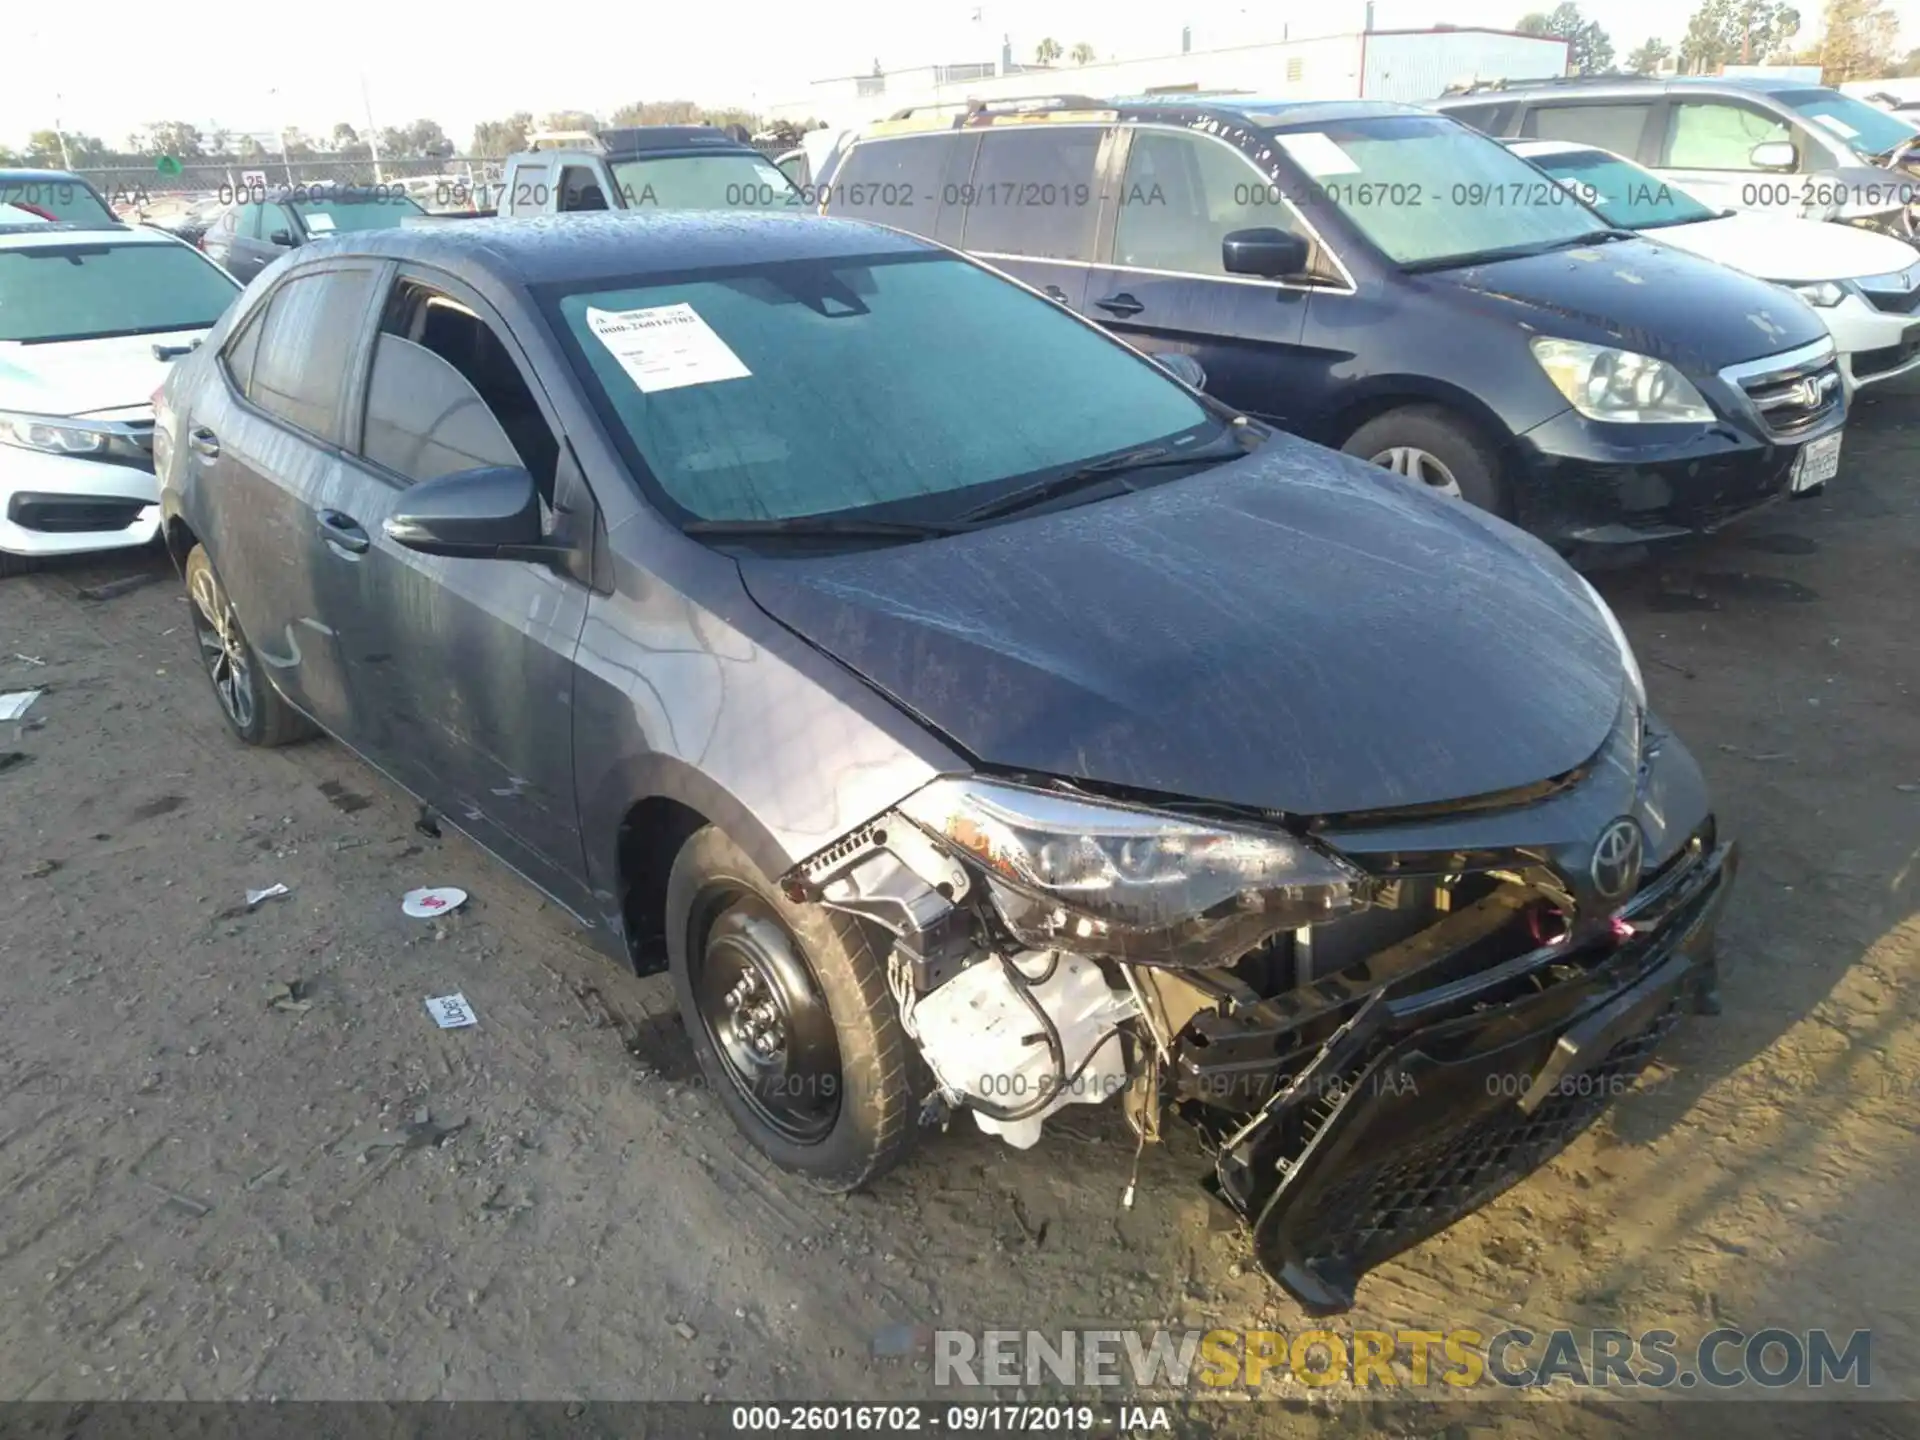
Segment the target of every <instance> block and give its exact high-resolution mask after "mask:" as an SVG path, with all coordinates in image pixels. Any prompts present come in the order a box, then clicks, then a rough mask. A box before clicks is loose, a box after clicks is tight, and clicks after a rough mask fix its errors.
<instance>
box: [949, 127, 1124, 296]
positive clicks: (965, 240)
mask: <svg viewBox="0 0 1920 1440" xmlns="http://www.w3.org/2000/svg"><path fill="white" fill-rule="evenodd" d="M1117 137H1118V132H1117V131H1115V130H1113V129H1110V128H1109V127H1107V126H1104V125H1098V124H1065V123H1034V124H1014V125H995V126H991V127H988V128H986V129H984V130H982V131H981V132H980V153H979V156H978V158H977V159H976V160H975V161H974V164H973V173H972V176H971V178H970V179H968V180H966V181H964V182H962V183H959V184H955V185H948V186H943V190H944V191H946V192H947V193H946V196H945V198H946V199H947V201H948V203H949V204H950V205H952V204H957V205H958V207H959V209H960V210H961V212H962V215H963V217H964V218H963V219H962V221H961V224H960V227H959V238H958V241H957V243H958V244H959V245H960V248H961V249H963V250H965V251H966V252H967V253H968V254H970V255H977V256H978V257H979V258H980V259H982V260H985V261H986V262H987V263H988V264H990V265H994V266H997V267H998V268H1000V269H1002V270H1005V271H1006V272H1007V273H1008V274H1009V275H1012V276H1014V277H1016V278H1018V279H1020V280H1024V281H1025V282H1026V283H1027V284H1029V285H1031V286H1033V288H1034V289H1036V290H1038V291H1040V292H1041V293H1042V294H1044V295H1046V296H1047V297H1048V298H1049V299H1052V300H1057V301H1059V302H1060V303H1061V304H1062V305H1067V306H1070V307H1072V308H1074V309H1079V308H1080V307H1081V304H1082V302H1083V301H1084V300H1085V298H1086V293H1087V267H1088V266H1089V264H1091V262H1092V260H1093V256H1094V241H1095V237H1096V235H1097V233H1098V229H1099V224H1100V209H1101V194H1100V184H1099V179H1100V176H1101V174H1102V173H1103V171H1104V167H1105V164H1106V161H1107V155H1108V152H1109V150H1110V149H1111V148H1112V146H1113V145H1114V144H1116V143H1118V142H1117Z"/></svg>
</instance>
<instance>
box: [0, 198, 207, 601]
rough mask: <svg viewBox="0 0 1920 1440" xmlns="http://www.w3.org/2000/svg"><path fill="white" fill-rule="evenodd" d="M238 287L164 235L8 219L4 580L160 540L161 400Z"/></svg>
mask: <svg viewBox="0 0 1920 1440" xmlns="http://www.w3.org/2000/svg"><path fill="white" fill-rule="evenodd" d="M239 293H240V286H239V285H238V283H236V282H235V281H234V279H233V278H232V277H231V276H230V275H228V274H227V273H226V272H225V271H224V270H222V269H221V268H220V267H219V266H217V265H215V264H214V263H213V262H212V261H211V260H209V259H207V257H206V256H204V255H202V254H201V253H200V252H199V251H198V250H196V249H194V248H193V246H191V245H188V244H186V243H184V242H182V241H180V240H176V239H174V238H173V237H172V236H171V235H166V234H163V233H162V232H160V231H158V230H149V229H111V230H109V229H82V228H80V227H78V226H74V225H60V224H49V223H47V222H45V221H29V222H24V223H22V222H17V221H15V220H13V219H11V218H9V217H8V216H7V215H6V214H5V213H4V211H0V575H8V574H12V573H15V572H17V571H21V570H27V569H30V568H32V567H33V565H34V564H36V563H37V562H38V561H40V560H42V559H44V558H46V557H48V556H52V555H70V554H75V553H78V552H82V551H88V550H115V549H123V548H127V547H132V546H139V545H146V544H150V543H151V542H152V541H153V539H154V538H155V536H156V535H157V534H158V533H159V527H160V492H159V489H158V487H157V486H156V484H155V481H154V474H153V393H154V391H155V390H157V389H158V388H159V387H160V384H161V382H162V381H164V380H165V379H166V377H167V368H168V366H169V365H171V364H172V362H173V360H174V359H175V358H176V357H177V356H180V355H184V354H186V353H187V352H188V351H189V350H191V349H192V348H193V346H194V345H195V344H196V343H198V341H199V339H200V337H201V336H202V335H204V334H205V333H206V332H207V330H208V329H209V328H211V327H212V325H213V323H214V322H215V321H216V320H218V319H219V318H220V316H221V313H222V312H223V311H225V310H226V308H227V306H228V304H230V303H231V302H232V300H233V297H234V296H235V295H237V294H239Z"/></svg>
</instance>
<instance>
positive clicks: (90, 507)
mask: <svg viewBox="0 0 1920 1440" xmlns="http://www.w3.org/2000/svg"><path fill="white" fill-rule="evenodd" d="M152 503H153V502H152V501H150V500H129V499H122V498H119V497H117V496H98V497H95V496H85V495H36V494H30V493H28V492H26V491H21V492H20V493H18V494H16V495H14V496H13V498H12V499H11V500H9V501H8V502H7V518H8V519H9V520H11V521H13V523H14V524H16V525H18V526H19V527H20V528H21V529H22V530H37V531H39V532H40V533H41V534H43V535H82V534H86V533H88V532H90V531H95V530H124V529H126V528H127V527H128V526H129V525H131V524H133V522H134V521H136V520H138V519H139V518H140V512H141V511H142V510H144V509H146V508H147V506H148V505H150V504H152Z"/></svg>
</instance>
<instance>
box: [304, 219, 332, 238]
mask: <svg viewBox="0 0 1920 1440" xmlns="http://www.w3.org/2000/svg"><path fill="white" fill-rule="evenodd" d="M307 229H309V230H311V231H312V232H313V233H314V234H316V235H331V234H332V233H333V217H332V216H331V215H309V216H307Z"/></svg>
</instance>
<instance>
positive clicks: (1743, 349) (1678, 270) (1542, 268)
mask: <svg viewBox="0 0 1920 1440" xmlns="http://www.w3.org/2000/svg"><path fill="white" fill-rule="evenodd" d="M1421 278H1424V279H1427V280H1432V281H1437V282H1439V283H1440V284H1441V285H1444V286H1450V287H1452V288H1453V289H1455V290H1456V291H1458V292H1459V293H1461V294H1462V295H1464V296H1467V297H1470V298H1471V299H1472V300H1473V301H1475V302H1476V303H1478V304H1480V305H1482V306H1483V307H1485V308H1487V309H1489V310H1491V311H1493V312H1495V313H1497V314H1498V315H1499V316H1500V317H1501V318H1502V319H1505V320H1508V321H1511V322H1513V323H1515V324H1518V325H1519V326H1521V327H1522V328H1523V329H1526V330H1529V331H1532V332H1535V333H1537V334H1541V335H1551V336H1556V337H1558V338H1561V339H1566V340H1585V341H1588V342H1591V343H1596V344H1608V345H1619V346H1621V347H1623V348H1625V349H1628V350H1637V351H1639V352H1640V353H1641V354H1643V355H1654V356H1658V357H1659V358H1660V359H1662V360H1670V361H1672V362H1673V363H1674V364H1676V365H1678V366H1680V368H1681V369H1683V370H1690V371H1693V372H1694V373H1696V374H1700V373H1707V374H1710V373H1714V372H1717V371H1719V370H1722V369H1724V368H1725V367H1726V366H1728V365H1736V364H1738V363H1739V362H1741V361H1742V360H1757V359H1759V358H1760V357H1761V356H1763V355H1775V354H1778V353H1779V352H1780V351H1782V350H1792V349H1795V348H1797V347H1799V346H1802V345H1811V344H1812V343H1813V342H1815V341H1816V340H1821V339H1824V338H1825V337H1826V334H1827V327H1826V326H1825V325H1824V324H1823V323H1821V320H1820V317H1819V316H1817V315H1816V314H1814V313H1813V310H1812V309H1811V308H1810V307H1809V306H1808V305H1807V303H1806V302H1805V301H1804V300H1802V299H1801V298H1800V297H1799V296H1797V295H1794V294H1791V293H1789V292H1788V291H1785V290H1782V289H1780V288H1779V287H1777V286H1774V285H1770V284H1768V283H1767V282H1765V281H1763V280H1756V279H1754V278H1753V277H1752V276H1750V275H1742V274H1740V273H1739V272H1738V271H1734V270H1729V269H1728V268H1727V267H1726V266H1724V265H1716V264H1714V263H1713V262H1711V261H1708V260H1702V259H1699V258H1697V257H1696V256H1693V255H1689V254H1687V253H1686V252H1685V251H1682V250H1676V249H1674V248H1673V247H1671V246H1667V245H1656V244H1655V243H1654V242H1653V241H1651V240H1645V239H1640V238H1637V237H1636V238H1634V239H1631V240H1609V241H1603V242H1601V243H1599V244H1596V245H1583V246H1580V247H1578V248H1576V249H1572V250H1553V251H1549V252H1548V253H1547V254H1545V255H1527V256H1520V257H1516V258H1514V259H1511V260H1494V261H1489V262H1487V263H1485V264H1477V265H1466V266H1462V267H1461V268H1460V269H1458V270H1445V271H1440V272H1436V273H1432V274H1428V275H1426V276H1424V277H1421Z"/></svg>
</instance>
